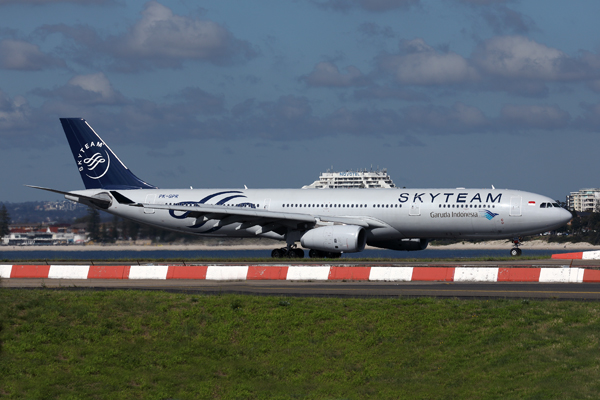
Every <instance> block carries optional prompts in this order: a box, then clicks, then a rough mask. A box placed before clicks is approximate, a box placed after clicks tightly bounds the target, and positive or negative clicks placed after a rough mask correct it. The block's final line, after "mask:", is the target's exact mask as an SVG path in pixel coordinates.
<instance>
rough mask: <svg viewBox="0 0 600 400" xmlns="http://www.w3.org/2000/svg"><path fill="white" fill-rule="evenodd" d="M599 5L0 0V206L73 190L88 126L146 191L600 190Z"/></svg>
mask: <svg viewBox="0 0 600 400" xmlns="http://www.w3.org/2000/svg"><path fill="white" fill-rule="evenodd" d="M598 15H600V2H598V1H597V0H593V1H592V0H590V1H583V0H582V1H577V2H573V1H552V2H549V1H547V0H530V1H518V0H514V1H510V0H437V1H433V0H286V1H282V0H260V1H259V0H257V1H247V0H219V1H217V0H212V1H198V0H194V1H192V0H172V1H171V0H161V1H133V0H0V202H23V201H38V200H60V199H61V197H60V196H59V195H55V194H52V193H48V192H43V191H38V190H34V189H31V188H27V187H25V186H24V185H26V184H28V185H38V186H44V187H51V188H54V189H58V190H78V189H83V188H84V186H83V183H82V182H81V179H80V177H79V173H78V171H77V168H76V165H75V161H74V160H73V156H72V154H71V151H70V149H69V146H68V143H67V141H66V138H65V136H64V133H63V132H62V128H61V125H60V122H59V118H61V117H80V118H85V119H86V120H87V121H88V123H89V124H90V125H91V126H92V127H93V128H94V129H95V130H96V132H98V134H99V135H100V136H101V137H102V138H103V140H104V141H106V142H107V143H108V144H109V146H110V147H111V148H112V150H113V151H115V152H116V154H117V155H118V156H119V158H120V159H121V160H122V161H123V162H124V163H125V164H126V165H127V166H128V167H129V168H130V169H131V170H132V172H133V173H134V174H136V175H137V176H139V177H140V178H141V179H143V180H145V181H146V182H149V183H151V184H153V185H156V186H158V187H161V188H182V187H183V188H186V187H189V186H193V187H194V188H243V187H244V185H246V186H247V187H248V188H300V187H302V186H303V185H307V184H310V183H312V182H313V181H315V180H316V179H318V176H319V174H320V173H321V172H325V171H326V170H327V169H331V168H332V167H333V170H335V171H347V170H357V169H364V168H366V169H369V170H370V169H373V170H376V169H378V168H387V170H388V173H389V174H390V176H391V177H392V179H393V181H394V183H395V184H396V185H397V186H400V187H408V188H455V187H468V188H488V187H491V186H492V185H494V186H495V187H496V188H511V189H520V190H526V191H531V192H535V193H540V194H544V195H548V196H550V197H552V198H554V199H559V200H564V198H565V196H566V195H568V194H569V192H571V191H577V190H579V189H581V188H588V187H600V182H599V181H598V177H599V176H600V157H599V153H600V152H599V151H598V150H599V149H600V136H599V133H600V34H599V33H600V25H599V24H598V23H597V19H598Z"/></svg>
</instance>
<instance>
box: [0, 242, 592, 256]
mask: <svg viewBox="0 0 600 400" xmlns="http://www.w3.org/2000/svg"><path fill="white" fill-rule="evenodd" d="M275 247H277V245H276V244H275V245H273V244H269V245H264V244H261V245H255V244H254V245H250V244H249V245H244V244H241V245H204V244H193V245H181V244H179V245H177V244H175V245H160V244H159V245H150V244H134V245H68V246H0V253H2V252H11V251H161V250H165V251H208V250H210V251H232V250H272V249H273V248H275ZM520 247H521V248H522V249H523V250H527V249H529V250H563V251H564V250H573V251H575V250H588V251H589V250H595V249H597V248H598V247H600V246H594V245H592V244H590V243H587V242H581V243H548V242H546V241H541V240H531V241H526V242H524V243H523V244H522V245H521V246H520ZM511 248H512V244H511V243H510V242H509V241H506V240H492V241H487V242H482V243H454V244H449V245H445V246H431V245H430V246H428V247H427V250H510V249H511ZM365 250H383V249H379V248H377V247H371V246H367V247H366V249H365Z"/></svg>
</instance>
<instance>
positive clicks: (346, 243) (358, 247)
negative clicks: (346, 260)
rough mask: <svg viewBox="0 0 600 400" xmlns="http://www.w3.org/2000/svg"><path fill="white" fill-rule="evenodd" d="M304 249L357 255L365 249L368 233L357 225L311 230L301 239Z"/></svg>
mask: <svg viewBox="0 0 600 400" xmlns="http://www.w3.org/2000/svg"><path fill="white" fill-rule="evenodd" d="M300 243H302V247H305V248H307V249H314V250H320V251H326V252H336V253H341V252H344V253H357V252H359V251H363V250H364V249H365V245H366V243H367V233H366V231H365V229H364V228H362V227H360V226H356V225H332V226H323V227H320V228H315V229H311V230H310V231H308V232H306V233H305V234H304V235H303V236H302V238H301V239H300Z"/></svg>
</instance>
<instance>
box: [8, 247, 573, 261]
mask: <svg viewBox="0 0 600 400" xmlns="http://www.w3.org/2000/svg"><path fill="white" fill-rule="evenodd" d="M509 251H510V247H509V246H507V247H506V249H504V250H422V251H410V252H408V251H394V250H365V251H363V252H361V253H348V254H343V255H342V259H353V258H395V259H398V260H402V259H406V258H417V259H419V258H429V259H431V258H434V259H435V258H440V259H443V258H473V257H508V256H510V253H509ZM570 252H572V250H570V251H567V250H564V251H560V250H523V255H524V256H532V257H538V256H539V257H541V256H549V255H552V254H557V253H570ZM305 254H306V256H307V257H308V252H307V251H305ZM200 257H202V258H223V259H226V258H270V257H271V250H141V251H135V250H118V251H50V250H43V249H40V250H30V251H2V249H1V248H0V262H2V263H6V262H8V261H13V260H46V259H47V260H118V259H174V260H176V259H183V258H200ZM281 261H285V260H281Z"/></svg>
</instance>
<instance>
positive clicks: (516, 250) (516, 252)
mask: <svg viewBox="0 0 600 400" xmlns="http://www.w3.org/2000/svg"><path fill="white" fill-rule="evenodd" d="M520 244H521V238H514V239H513V245H514V246H515V247H513V248H512V249H511V250H510V255H511V256H513V257H518V256H520V255H521V253H522V251H521V249H520V248H519V245H520Z"/></svg>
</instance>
